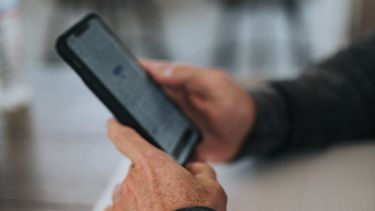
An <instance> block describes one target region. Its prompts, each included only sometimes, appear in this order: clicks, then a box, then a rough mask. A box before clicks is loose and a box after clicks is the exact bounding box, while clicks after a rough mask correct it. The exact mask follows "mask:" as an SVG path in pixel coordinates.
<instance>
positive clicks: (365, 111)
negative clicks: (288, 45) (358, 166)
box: [241, 37, 375, 155]
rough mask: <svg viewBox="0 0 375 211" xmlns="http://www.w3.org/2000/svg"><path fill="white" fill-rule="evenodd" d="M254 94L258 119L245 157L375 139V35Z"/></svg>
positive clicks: (248, 141)
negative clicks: (291, 77) (348, 141)
mask: <svg viewBox="0 0 375 211" xmlns="http://www.w3.org/2000/svg"><path fill="white" fill-rule="evenodd" d="M251 95H252V97H253V98H254V100H255V103H256V109H257V114H256V115H257V116H256V123H255V127H254V128H253V130H252V131H251V133H250V136H249V137H248V140H247V142H246V144H245V147H244V151H243V152H242V153H241V155H245V154H248V155H262V154H267V153H272V152H282V151H284V150H294V149H311V148H316V147H321V146H325V145H328V144H331V143H333V142H338V141H345V140H352V139H353V140H354V139H357V140H358V139H367V138H375V37H372V38H370V39H367V40H365V41H363V42H361V43H358V44H357V45H354V46H353V47H351V48H349V49H346V50H344V51H342V52H340V53H338V54H337V55H336V56H334V57H333V58H331V59H329V60H327V61H325V62H324V63H322V64H320V65H317V66H315V67H312V68H310V69H308V70H307V71H306V72H305V73H304V74H303V75H301V76H300V77H298V78H297V79H294V80H289V81H272V82H269V83H267V84H266V86H265V87H262V88H258V89H255V90H252V91H251Z"/></svg>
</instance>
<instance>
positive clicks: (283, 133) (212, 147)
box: [108, 37, 375, 211]
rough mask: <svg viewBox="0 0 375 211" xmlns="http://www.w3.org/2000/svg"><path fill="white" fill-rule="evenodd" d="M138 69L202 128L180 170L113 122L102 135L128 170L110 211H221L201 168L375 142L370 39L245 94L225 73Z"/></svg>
mask: <svg viewBox="0 0 375 211" xmlns="http://www.w3.org/2000/svg"><path fill="white" fill-rule="evenodd" d="M141 63H142V65H143V66H144V68H145V69H146V70H147V71H149V73H150V74H151V76H152V77H153V78H154V79H155V80H156V81H157V82H158V83H159V84H160V85H161V86H162V87H163V88H164V90H165V91H166V92H167V93H168V94H169V95H170V96H171V97H172V99H173V100H175V102H176V103H177V104H178V105H179V106H180V107H181V109H182V110H183V111H184V112H185V113H186V114H187V115H188V116H189V117H190V118H191V119H192V120H193V121H194V122H195V123H196V124H197V125H198V126H199V127H200V128H201V130H202V132H203V141H202V143H201V145H200V146H199V147H198V148H197V150H196V156H195V160H197V161H199V162H192V163H190V164H188V165H187V166H186V168H183V167H182V166H180V165H178V164H177V163H176V162H174V161H173V160H172V158H170V157H169V156H168V155H167V154H165V153H164V152H162V151H160V150H158V149H156V148H155V147H153V146H151V145H150V144H149V143H148V142H146V141H145V140H144V139H143V138H142V137H140V136H139V135H138V134H137V133H136V132H134V130H132V129H131V128H128V127H126V126H122V125H120V124H119V123H117V122H116V121H115V120H110V121H109V123H108V131H109V132H108V134H109V137H110V138H111V140H112V141H113V142H114V144H115V145H116V146H117V148H118V149H119V151H120V152H122V153H123V154H124V155H125V156H127V157H129V158H130V160H131V161H132V166H131V168H130V169H129V173H128V176H127V177H126V179H125V180H124V182H123V183H122V184H121V185H120V186H119V187H118V188H117V189H116V190H115V192H114V194H113V205H112V206H111V207H109V208H108V210H197V211H198V210H217V211H221V210H226V195H225V192H224V190H223V189H222V188H221V186H220V184H219V183H218V181H217V179H216V175H215V172H214V170H213V169H212V168H211V167H210V166H209V165H208V164H206V163H204V162H207V161H213V162H231V161H234V160H237V159H239V158H242V157H244V156H264V155H270V154H274V153H280V152H286V151H294V150H303V149H311V148H320V147H322V146H327V145H330V144H334V143H338V142H343V141H347V140H365V139H371V138H375V37H372V38H369V39H366V40H365V41H362V42H360V43H358V44H356V45H354V46H352V47H351V48H348V49H346V50H344V51H341V52H340V53H338V54H337V55H335V56H334V57H332V58H330V59H328V60H327V61H325V62H323V63H321V64H319V65H316V66H312V67H311V68H310V69H309V70H308V71H306V72H305V73H304V74H302V75H301V76H299V77H298V78H296V79H294V80H285V81H269V82H267V83H265V84H264V85H263V86H261V87H256V88H254V89H251V90H250V91H249V92H247V91H246V90H245V89H243V88H242V87H240V86H239V85H237V84H236V83H235V82H233V81H232V80H231V79H230V78H229V77H228V76H227V75H226V74H225V73H224V71H220V70H216V69H212V68H202V67H194V66H190V65H178V64H173V63H168V62H161V61H151V60H143V61H142V62H141Z"/></svg>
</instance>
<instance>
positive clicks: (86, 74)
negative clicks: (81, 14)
mask: <svg viewBox="0 0 375 211" xmlns="http://www.w3.org/2000/svg"><path fill="white" fill-rule="evenodd" d="M92 18H96V19H98V20H100V21H101V22H102V23H103V26H104V27H106V30H107V31H108V32H110V33H111V34H112V35H113V37H114V38H115V39H117V41H119V43H121V44H122V42H121V41H120V40H119V39H118V38H117V37H116V36H115V35H114V33H113V32H112V31H111V30H110V29H109V28H108V27H107V25H106V24H105V23H104V22H103V21H102V19H101V18H100V17H99V16H98V15H96V14H89V15H87V16H86V17H85V18H83V19H82V20H81V21H80V22H79V23H77V24H76V25H74V26H73V27H72V28H71V29H69V30H68V31H67V32H66V33H64V34H63V35H61V36H60V37H59V38H58V39H57V42H56V50H57V52H58V54H59V55H60V56H61V57H62V59H63V60H64V61H65V62H66V63H68V64H69V66H71V67H72V68H73V70H75V72H76V73H77V74H78V75H79V76H80V77H81V79H82V80H83V82H84V83H85V84H86V85H87V86H88V87H89V88H90V89H91V91H92V92H94V94H95V95H96V96H97V97H98V98H99V99H100V100H101V101H102V102H103V103H104V104H105V105H106V107H107V108H108V109H109V110H110V111H111V112H112V114H113V115H114V116H115V117H116V119H117V120H118V121H119V122H121V123H122V124H124V125H128V126H130V127H132V128H134V129H135V130H136V131H137V132H138V133H139V134H141V135H142V136H143V138H145V139H146V140H148V141H149V142H150V143H151V144H153V145H154V146H156V147H158V148H160V149H162V148H161V146H160V145H159V144H158V143H157V142H156V141H155V140H154V138H153V137H152V136H150V135H149V134H148V133H147V131H146V130H145V129H144V128H143V127H142V126H141V125H140V124H139V123H138V122H137V121H136V120H135V118H133V116H132V115H131V114H130V112H128V110H127V109H126V108H125V107H124V106H122V105H121V103H120V102H119V101H118V100H117V99H116V98H115V97H114V96H113V95H112V93H111V92H110V91H109V90H108V89H107V88H106V87H105V86H104V84H102V83H101V82H100V81H99V80H98V79H97V78H96V76H95V75H94V74H93V73H92V72H91V71H90V70H89V68H88V67H87V66H86V65H85V64H84V62H83V61H82V60H81V59H80V58H79V57H78V56H76V55H75V53H74V52H73V51H72V50H70V49H69V47H68V46H67V44H66V41H67V38H68V37H69V36H70V35H71V34H74V33H77V31H78V33H80V32H79V30H82V29H81V27H82V26H85V23H86V22H87V21H89V20H90V19H92ZM83 28H84V27H83ZM121 47H122V48H123V50H124V51H125V52H127V54H128V55H129V56H130V57H131V58H132V59H133V61H134V62H136V63H138V62H137V59H136V57H135V56H133V54H132V53H131V52H130V51H129V50H128V49H127V48H126V47H125V46H124V45H123V44H122V45H121ZM187 119H188V118H187ZM191 128H192V130H193V132H194V133H196V136H197V139H196V140H194V143H191V144H190V148H189V149H182V148H181V147H176V149H175V150H174V151H175V152H176V153H173V155H172V156H173V157H174V158H175V159H176V161H177V162H179V163H180V164H182V165H184V164H186V163H187V162H188V161H189V160H190V158H191V156H192V153H193V151H194V149H195V146H196V145H197V144H198V143H199V142H200V139H201V133H200V131H199V130H198V128H197V127H196V126H195V125H194V124H192V123H191ZM180 141H181V140H180ZM178 146H181V144H179V145H178ZM182 151H184V152H185V155H184V157H183V158H181V157H178V154H180V152H182Z"/></svg>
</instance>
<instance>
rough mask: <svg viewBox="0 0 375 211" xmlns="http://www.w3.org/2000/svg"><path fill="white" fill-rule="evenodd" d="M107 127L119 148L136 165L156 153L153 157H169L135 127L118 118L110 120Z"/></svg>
mask: <svg viewBox="0 0 375 211" xmlns="http://www.w3.org/2000/svg"><path fill="white" fill-rule="evenodd" d="M107 127H108V136H109V137H110V139H111V140H112V142H113V143H114V144H115V146H116V147H117V149H118V150H119V151H120V152H121V153H122V154H123V155H125V156H126V157H128V158H129V159H130V160H131V161H132V162H133V164H135V165H136V164H137V163H139V162H141V161H144V160H145V159H147V158H148V157H151V156H154V155H158V156H155V158H153V159H158V158H160V157H168V155H167V154H165V153H162V151H160V150H159V149H157V148H156V147H154V146H152V145H151V144H150V143H148V142H147V141H145V140H144V139H143V138H142V137H141V136H140V135H139V134H138V133H137V132H135V131H134V130H133V129H131V128H129V127H126V126H123V125H121V124H120V123H118V122H117V121H116V120H113V119H111V120H109V121H108V126H107Z"/></svg>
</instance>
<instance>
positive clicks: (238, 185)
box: [94, 142, 375, 211]
mask: <svg viewBox="0 0 375 211" xmlns="http://www.w3.org/2000/svg"><path fill="white" fill-rule="evenodd" d="M128 166H129V161H128V160H124V162H123V164H122V165H121V166H120V167H119V170H118V171H117V172H116V173H115V174H114V176H113V179H112V180H111V182H110V184H109V185H108V188H107V189H106V190H105V192H104V193H103V196H102V197H101V198H100V200H99V201H98V203H97V205H96V206H95V208H94V211H98V210H103V209H104V207H105V205H107V204H109V202H110V198H111V193H112V189H113V187H114V186H115V185H116V184H118V183H119V182H120V181H121V180H122V179H123V178H124V176H125V174H126V171H127V168H128ZM215 169H216V170H217V172H218V175H219V180H220V182H221V183H222V185H223V186H224V189H225V190H226V192H227V194H228V197H229V204H228V210H229V211H252V210H254V211H310V210H311V211H317V210H319V211H374V210H375V143H371V142H367V143H359V144H357V145H346V146H336V147H332V148H330V149H327V150H324V151H320V152H318V153H313V154H312V153H310V154H304V155H293V156H289V157H288V158H282V159H278V160H274V161H267V162H255V161H252V160H250V159H248V160H244V161H241V162H239V163H236V164H232V165H215Z"/></svg>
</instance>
